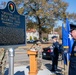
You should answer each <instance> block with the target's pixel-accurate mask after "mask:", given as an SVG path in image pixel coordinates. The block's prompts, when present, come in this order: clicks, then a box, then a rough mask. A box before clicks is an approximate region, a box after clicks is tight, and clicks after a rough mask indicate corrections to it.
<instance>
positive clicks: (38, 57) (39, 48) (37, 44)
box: [35, 41, 43, 70]
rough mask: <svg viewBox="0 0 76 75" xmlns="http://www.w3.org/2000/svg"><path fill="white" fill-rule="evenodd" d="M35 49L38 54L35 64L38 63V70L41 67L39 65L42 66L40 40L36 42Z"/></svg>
mask: <svg viewBox="0 0 76 75" xmlns="http://www.w3.org/2000/svg"><path fill="white" fill-rule="evenodd" d="M35 50H37V51H38V55H37V61H38V62H37V64H38V70H40V69H42V67H41V66H42V51H43V49H42V46H41V42H40V41H38V42H37V43H36V46H35Z"/></svg>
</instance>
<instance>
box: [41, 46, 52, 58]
mask: <svg viewBox="0 0 76 75" xmlns="http://www.w3.org/2000/svg"><path fill="white" fill-rule="evenodd" d="M52 55H53V48H52V47H46V48H43V52H42V58H43V59H51V58H52Z"/></svg>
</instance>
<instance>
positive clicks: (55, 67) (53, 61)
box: [52, 56, 58, 71]
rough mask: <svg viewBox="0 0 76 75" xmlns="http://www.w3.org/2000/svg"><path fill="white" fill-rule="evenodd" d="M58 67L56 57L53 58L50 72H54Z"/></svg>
mask: <svg viewBox="0 0 76 75" xmlns="http://www.w3.org/2000/svg"><path fill="white" fill-rule="evenodd" d="M57 66H58V56H54V57H53V59H52V71H55V70H56V69H57Z"/></svg>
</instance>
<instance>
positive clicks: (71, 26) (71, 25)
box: [70, 24, 76, 32]
mask: <svg viewBox="0 0 76 75" xmlns="http://www.w3.org/2000/svg"><path fill="white" fill-rule="evenodd" d="M73 30H76V25H75V24H70V32H71V31H73Z"/></svg>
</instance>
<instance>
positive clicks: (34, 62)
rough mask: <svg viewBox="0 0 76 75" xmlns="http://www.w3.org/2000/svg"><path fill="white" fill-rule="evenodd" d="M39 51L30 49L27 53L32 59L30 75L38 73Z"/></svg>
mask: <svg viewBox="0 0 76 75" xmlns="http://www.w3.org/2000/svg"><path fill="white" fill-rule="evenodd" d="M37 53H38V51H31V50H28V51H27V54H28V55H29V59H30V71H29V75H37V72H38V70H37Z"/></svg>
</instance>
